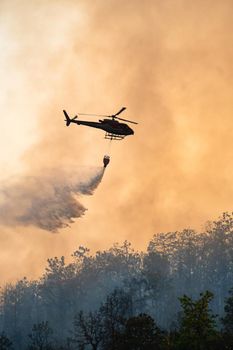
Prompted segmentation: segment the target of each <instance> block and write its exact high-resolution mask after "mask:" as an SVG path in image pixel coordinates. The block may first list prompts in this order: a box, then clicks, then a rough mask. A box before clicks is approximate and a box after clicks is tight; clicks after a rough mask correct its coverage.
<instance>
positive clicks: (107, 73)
mask: <svg viewBox="0 0 233 350" xmlns="http://www.w3.org/2000/svg"><path fill="white" fill-rule="evenodd" d="M0 16H1V21H0V35H1V37H2V40H1V41H0V44H1V46H2V47H1V57H0V62H1V65H0V70H1V82H0V83H1V96H0V98H2V97H3V96H4V99H3V101H1V102H2V103H1V108H2V111H1V128H2V129H3V130H2V133H1V139H0V145H1V147H0V150H1V155H2V157H1V159H2V161H3V163H2V162H1V166H2V169H4V170H5V169H11V165H9V164H8V163H11V162H10V161H11V160H12V162H13V161H14V162H15V160H16V159H17V169H16V170H20V172H21V173H22V177H23V178H26V177H29V178H31V177H32V178H34V177H37V178H38V177H40V174H43V169H46V168H47V167H50V168H55V169H66V168H67V167H71V165H73V164H77V166H81V165H97V166H98V165H100V162H102V157H103V155H104V154H105V152H106V148H107V145H106V143H105V140H104V139H103V134H102V133H101V131H99V130H94V129H93V130H92V129H88V128H85V127H83V128H81V126H80V128H79V127H76V126H74V125H72V126H70V127H69V128H66V127H65V126H64V124H63V123H64V122H63V115H62V109H64V108H65V109H67V111H68V112H69V114H70V115H75V114H77V113H78V112H83V113H86V112H87V113H89V112H90V113H97V114H102V113H103V114H112V113H114V112H115V111H117V110H119V109H120V108H121V107H122V106H126V107H127V110H126V111H125V112H124V116H123V115H122V117H123V118H126V119H132V120H136V121H138V122H139V124H138V125H137V126H133V128H134V130H135V135H134V136H133V137H129V138H127V139H125V140H124V141H122V142H119V143H114V144H113V148H112V153H111V164H110V165H109V167H108V172H107V173H106V175H107V176H105V179H104V180H105V181H104V186H100V188H99V189H98V191H96V193H95V196H93V197H92V198H91V199H90V200H89V199H88V197H87V196H84V197H83V199H82V203H85V205H84V204H83V206H85V207H87V208H88V209H89V211H88V215H84V217H83V219H82V220H76V222H75V223H74V224H72V225H71V228H68V229H66V230H64V231H62V234H60V235H49V234H47V232H41V230H38V229H36V228H35V229H33V228H32V227H31V226H30V227H27V228H22V227H21V226H20V227H19V226H16V227H15V228H14V229H10V228H9V227H3V228H2V231H1V242H2V241H3V240H4V239H5V245H1V246H2V247H3V248H2V252H4V253H5V254H6V257H4V258H2V259H3V260H2V264H0V265H1V266H2V267H1V269H2V270H1V273H2V275H7V273H6V272H5V271H7V266H8V264H9V263H10V260H11V257H14V256H16V254H15V250H16V249H17V247H18V246H20V247H21V249H20V254H19V253H18V252H17V253H18V254H19V256H20V257H21V258H22V264H21V265H20V264H18V265H19V266H20V271H24V274H27V273H30V272H31V266H32V262H33V263H34V266H35V268H34V270H33V274H39V273H40V272H41V270H43V267H44V261H45V260H46V258H47V257H48V256H53V255H62V254H67V255H68V254H69V252H72V251H73V249H74V246H78V245H79V244H84V245H86V246H88V247H90V248H92V249H95V250H96V249H102V248H104V247H108V246H109V245H110V244H112V242H114V241H116V240H117V241H122V240H125V239H129V240H130V241H132V243H133V244H134V246H135V247H137V248H139V249H141V248H145V244H146V242H147V241H148V239H149V238H150V237H151V236H152V234H154V233H156V232H158V231H169V230H179V229H183V228H184V227H194V228H200V227H201V225H204V224H205V222H206V221H207V220H209V219H211V220H212V219H214V218H217V217H218V216H219V215H220V214H221V212H223V211H226V210H229V211H232V196H233V186H232V176H233V166H232V161H231V160H232V149H233V138H232V135H231V134H232V133H231V130H232V129H233V119H232V114H233V109H232V99H233V97H232V96H233V91H232V86H233V74H232V72H233V69H232V62H233V50H232V44H231V43H232V33H233V3H232V1H231V0H225V1H219V0H205V1H203V0H197V1H193V0H179V1H173V0H145V1H141V0H132V1H131V0H130V1H123V0H108V1H106V0H98V1H95V2H93V1H91V0H85V1H82V0H81V1H76V0H68V1H62V0H59V1H53V0H51V1H49V2H48V1H43V0H42V1H40V2H29V1H27V0H22V1H17V0H13V1H4V0H3V1H1V4H0ZM29 141H30V142H29ZM6 145H7V147H6ZM19 149H20V150H21V153H20V154H21V155H22V154H23V156H22V157H21V158H19V156H18V150H19ZM25 149H26V151H25ZM2 164H3V165H2ZM5 165H7V166H5ZM19 167H20V169H19ZM15 172H16V171H15ZM4 175H5V177H6V178H7V176H6V175H7V174H5V173H4ZM1 176H2V174H1ZM43 176H44V175H43ZM43 176H42V177H43ZM22 177H21V179H22ZM8 185H9V184H7V186H6V187H7V188H8V189H9V187H10V185H9V186H8ZM52 239H53V240H52ZM55 242H56V243H55ZM35 245H37V246H40V250H39V252H38V256H37V257H36V258H35V254H34V246H35ZM12 247H13V248H12ZM8 252H9V253H8ZM32 252H33V253H32ZM2 256H3V255H2ZM17 256H18V255H17ZM42 258H43V259H42ZM19 261H20V258H19ZM4 269H5V270H4ZM11 270H12V271H13V269H11ZM18 273H19V272H18ZM12 274H13V272H12ZM13 275H14V274H13ZM14 277H16V273H15V275H14Z"/></svg>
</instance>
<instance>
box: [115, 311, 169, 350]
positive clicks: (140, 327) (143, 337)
mask: <svg viewBox="0 0 233 350" xmlns="http://www.w3.org/2000/svg"><path fill="white" fill-rule="evenodd" d="M118 342H119V345H118V348H117V349H118V350H160V349H164V346H165V337H164V336H163V334H162V332H161V331H160V329H159V328H158V327H157V326H156V324H155V321H154V319H153V318H152V317H151V316H149V315H147V314H140V315H138V316H135V317H131V318H129V319H128V320H127V322H126V325H125V330H124V332H123V333H122V334H121V335H120V336H119V340H118Z"/></svg>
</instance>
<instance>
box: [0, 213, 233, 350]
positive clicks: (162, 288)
mask: <svg viewBox="0 0 233 350" xmlns="http://www.w3.org/2000/svg"><path fill="white" fill-rule="evenodd" d="M232 287H233V214H229V213H223V214H222V216H221V217H220V218H219V219H218V220H217V221H213V222H209V223H208V225H207V226H206V228H205V230H203V232H201V233H199V232H196V231H195V230H192V229H184V230H183V231H181V232H178V231H176V232H167V233H158V234H155V235H154V236H153V237H152V239H151V240H150V241H149V242H148V247H147V250H146V251H145V252H139V251H135V250H134V249H133V247H132V246H131V244H130V243H129V242H128V241H125V242H124V243H123V244H119V243H116V244H114V245H113V246H112V247H111V248H110V249H108V250H104V251H97V252H96V253H95V254H94V255H92V254H91V253H90V251H89V249H88V248H86V247H79V248H78V249H77V250H75V251H74V253H73V254H72V261H71V262H69V263H66V261H65V258H64V256H62V257H54V258H50V259H48V263H47V267H46V268H45V272H44V274H43V276H42V277H41V278H40V279H38V280H34V281H29V280H28V279H27V278H26V277H25V278H23V279H21V280H19V281H17V282H16V283H14V284H11V283H9V284H7V285H5V286H3V287H2V289H1V309H0V331H1V332H2V333H1V334H2V335H1V338H0V343H1V339H3V342H4V341H6V339H8V341H9V342H10V343H7V342H6V343H7V344H8V345H7V346H6V347H5V348H8V347H11V346H14V348H16V349H24V348H26V347H27V346H28V344H31V345H30V346H31V348H32V349H36V348H37V347H36V346H37V345H35V344H36V339H37V335H38V334H40V332H42V334H44V336H45V335H46V336H45V340H44V341H45V342H44V343H43V344H44V347H42V349H49V348H51V347H52V345H51V344H52V340H53V343H54V344H57V345H56V346H58V344H59V346H63V347H65V348H67V346H68V345H67V344H68V343H67V342H68V340H69V339H71V340H72V339H73V340H72V341H70V343H69V344H70V345H69V346H70V347H74V348H75V349H76V348H77V349H79V348H80V349H81V345H80V344H83V345H82V346H84V347H83V348H82V349H86V348H87V349H89V348H90V349H92V348H93V349H107V348H108V349H111V346H112V345H111V344H108V345H107V344H105V343H104V341H103V339H106V334H105V336H103V333H104V332H105V333H106V332H107V331H106V329H107V328H106V324H108V325H109V324H112V327H113V328H112V329H114V332H115V333H114V334H115V335H114V336H115V337H116V336H117V338H116V339H115V338H114V339H115V340H114V341H115V342H118V343H117V344H118V345H117V347H116V348H117V349H121V348H122V349H123V348H124V347H125V348H128V349H131V348H132V349H134V348H135V347H133V345H132V344H133V343H134V341H136V342H137V340H136V338H135V337H134V334H135V333H132V332H136V331H135V329H137V328H138V329H142V328H143V329H144V326H145V331H146V332H147V331H148V332H149V333H148V334H150V337H151V338H150V339H152V340H151V341H152V343H153V341H155V339H157V340H156V342H157V344H158V343H160V344H162V345H161V346H165V343H166V342H167V340H166V339H167V338H166V337H165V333H166V332H170V333H169V334H170V335H169V336H171V334H173V338H174V339H176V341H175V342H176V344H178V345H176V346H177V349H181V348H182V347H181V345H179V344H185V341H188V342H190V338H189V337H190V336H192V337H194V338H193V339H194V340H193V341H194V342H195V341H196V340H195V339H197V338H198V339H200V334H199V333H198V331H197V329H198V326H196V325H195V317H196V316H195V312H197V310H201V312H203V322H204V323H203V324H205V326H206V327H207V328H206V329H207V333H208V341H209V342H210V343H211V342H212V341H213V339H215V341H216V342H217V340H216V339H219V334H218V333H217V332H220V331H221V332H222V331H223V330H225V331H226V332H227V334H228V333H229V334H232V333H233V316H232V315H233V302H232V299H233V296H232V295H233V292H232V290H231V289H232ZM229 293H230V294H229ZM198 303H199V304H198ZM195 310H196V311H195ZM198 312H199V311H198ZM109 315H111V317H110V316H109ZM216 315H217V316H216ZM109 317H110V318H109ZM111 322H112V323H111ZM140 325H141V326H140ZM142 325H143V327H142ZM88 327H89V328H88ZM114 327H115V328H114ZM190 327H191V328H190ZM192 327H193V328H192ZM195 327H196V328H195ZM208 327H209V328H208ZM201 328H202V329H204V327H203V326H202V327H201ZM88 329H89V331H90V332H91V330H92V333H93V332H94V334H95V337H94V338H93V339H94V340H92V343H93V344H94V345H93V344H92V345H91V343H90V342H89V343H88V342H87V340H85V339H86V338H85V334H87V333H85V332H84V330H86V332H87V330H88ZM190 329H192V332H191V333H190ZM193 329H194V330H195V331H194V330H193ZM133 330H134V331H133ZM108 332H110V333H109V335H108V337H107V339H110V340H111V339H112V337H113V333H111V330H110V329H108ZM195 332H196V333H195ZM203 332H204V330H203ZM92 333H91V334H92ZM136 333H138V331H137V332H136ZM71 334H72V336H71ZM177 334H178V335H179V336H178V335H177ZM190 334H191V335H190ZM195 334H196V336H195ZM92 335H93V334H92ZM4 337H5V338H4ZM141 337H142V338H143V334H142V335H141ZM187 337H188V338H187ZM195 337H196V338H195ZM202 337H203V339H204V340H203V342H205V341H207V340H206V338H205V334H204V333H203V334H202ZM84 338H85V339H84ZM4 339H5V340H4ZM50 339H51V341H50ZM75 339H76V340H75ZM88 339H89V340H90V337H89V338H88ZM146 339H147V336H146ZM187 339H188V340H187ZM147 340H148V339H147ZM147 340H145V344H146V341H147ZM82 341H83V343H82ZM130 342H131V343H130ZM182 342H183V343H182ZM152 343H150V344H149V343H148V344H149V345H148V347H149V348H150V349H153V346H154V345H153V346H152V345H151V344H152ZM10 344H12V345H10ZM33 344H34V345H33ZM46 344H47V345H46ZM65 344H66V345H65ZM85 344H86V345H85ZM115 344H116V343H115ZM127 344H128V345H127ZM130 344H131V345H130ZM153 344H154V343H153ZM166 344H167V343H166ZM203 344H204V343H203ZM208 344H209V343H208ZM33 346H34V347H33ZM53 346H54V345H53ZM179 346H180V347H179ZM206 346H207V345H206ZM212 346H213V344H212ZM3 348H4V347H3ZM144 348H145V349H146V347H144ZM144 348H142V349H144ZM157 348H158V347H157ZM157 348H156V349H157ZM196 348H197V349H199V348H198V347H196ZM196 348H194V349H196ZM206 348H208V347H206ZM212 348H213V347H212ZM135 349H136V348H135ZM190 349H191V347H190Z"/></svg>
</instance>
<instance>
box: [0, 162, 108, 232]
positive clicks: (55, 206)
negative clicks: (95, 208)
mask: <svg viewBox="0 0 233 350" xmlns="http://www.w3.org/2000/svg"><path fill="white" fill-rule="evenodd" d="M47 173H48V170H47V171H46V175H42V174H41V175H40V176H37V177H35V176H30V177H29V176H28V177H22V178H19V179H17V180H16V181H15V180H13V181H11V183H9V180H8V184H7V185H5V186H4V185H2V186H1V191H0V221H1V223H2V224H3V225H8V226H16V225H23V226H29V225H34V226H36V227H38V228H41V229H43V230H47V231H51V232H57V231H58V230H59V229H61V228H64V227H67V226H69V225H70V224H72V223H73V222H74V219H76V218H79V217H81V216H83V215H84V213H85V211H86V210H87V209H86V208H85V207H84V206H83V205H82V204H81V203H80V201H79V197H80V195H92V194H93V192H94V190H95V189H96V188H97V186H98V185H99V183H100V182H101V180H102V177H103V174H104V170H103V168H101V169H99V168H97V169H94V170H93V169H86V171H85V170H81V171H77V170H70V171H66V172H64V171H61V170H59V169H56V170H55V169H53V170H50V171H49V175H48V174H47Z"/></svg>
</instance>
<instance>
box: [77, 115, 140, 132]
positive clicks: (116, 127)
mask: <svg viewBox="0 0 233 350" xmlns="http://www.w3.org/2000/svg"><path fill="white" fill-rule="evenodd" d="M70 122H71V123H75V124H77V125H86V126H89V127H92V128H97V129H102V130H104V131H106V132H107V133H110V134H114V135H122V136H128V135H133V134H134V131H133V130H132V129H131V128H130V127H129V126H128V125H127V124H125V123H119V122H118V121H117V120H109V119H103V120H99V122H89V121H85V120H71V121H70Z"/></svg>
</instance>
